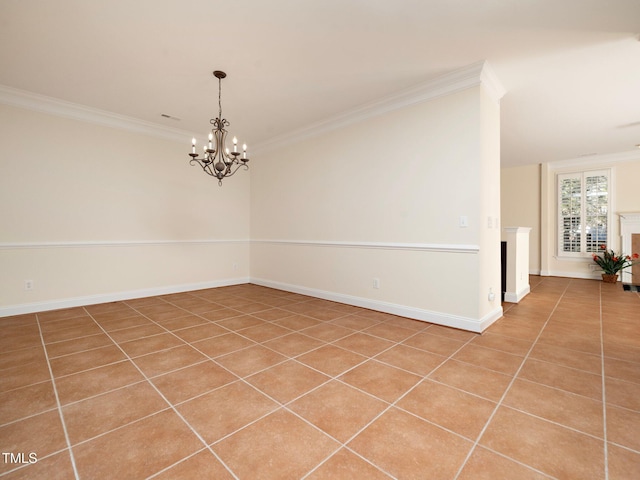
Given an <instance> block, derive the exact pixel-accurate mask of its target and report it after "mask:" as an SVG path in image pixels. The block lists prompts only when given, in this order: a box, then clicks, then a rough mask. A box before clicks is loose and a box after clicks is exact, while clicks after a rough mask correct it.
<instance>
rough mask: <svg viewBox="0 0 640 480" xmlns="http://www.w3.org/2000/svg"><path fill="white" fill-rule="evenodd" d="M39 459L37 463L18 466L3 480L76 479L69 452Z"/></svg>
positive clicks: (65, 451) (64, 451)
mask: <svg viewBox="0 0 640 480" xmlns="http://www.w3.org/2000/svg"><path fill="white" fill-rule="evenodd" d="M34 453H35V452H34ZM37 458H38V461H37V462H36V463H32V464H29V465H21V466H17V465H16V467H18V468H17V469H16V470H14V471H13V472H12V473H9V474H7V475H5V476H3V477H2V480H69V479H72V478H75V472H74V471H73V465H72V464H71V455H69V451H68V450H63V451H61V452H60V453H56V454H54V455H50V456H48V457H42V456H40V457H37Z"/></svg>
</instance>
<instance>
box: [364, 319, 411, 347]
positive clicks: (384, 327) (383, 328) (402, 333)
mask: <svg viewBox="0 0 640 480" xmlns="http://www.w3.org/2000/svg"><path fill="white" fill-rule="evenodd" d="M363 333H366V334H367V335H373V336H374V337H380V338H384V339H386V340H390V341H392V342H401V341H403V340H406V339H407V338H409V337H410V336H412V335H415V333H416V331H415V330H411V329H409V328H403V327H399V326H397V325H395V324H394V323H393V322H385V323H379V324H377V325H374V326H373V327H369V328H367V329H366V330H364V331H363Z"/></svg>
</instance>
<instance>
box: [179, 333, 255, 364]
mask: <svg viewBox="0 0 640 480" xmlns="http://www.w3.org/2000/svg"><path fill="white" fill-rule="evenodd" d="M191 345H192V346H193V347H194V348H196V349H198V351H200V352H202V353H204V354H205V355H207V356H209V357H211V358H217V357H221V356H222V355H227V354H228V353H232V352H235V351H238V350H242V349H244V348H247V347H250V346H252V345H255V342H254V341H252V340H249V339H248V338H244V337H241V336H240V335H237V334H235V333H226V334H224V335H220V336H219V337H213V338H208V339H206V340H201V341H197V342H193V343H192V344H191Z"/></svg>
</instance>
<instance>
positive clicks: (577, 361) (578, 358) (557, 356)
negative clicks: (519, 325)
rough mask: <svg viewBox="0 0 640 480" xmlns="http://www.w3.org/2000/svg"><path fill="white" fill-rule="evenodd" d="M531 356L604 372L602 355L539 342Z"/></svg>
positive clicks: (571, 366) (549, 361) (594, 371)
mask: <svg viewBox="0 0 640 480" xmlns="http://www.w3.org/2000/svg"><path fill="white" fill-rule="evenodd" d="M530 358H533V359H536V360H542V361H544V362H547V363H557V364H558V365H562V366H564V367H569V368H575V369H578V370H584V371H586V372H589V373H594V374H597V375H600V374H601V373H602V357H601V356H600V355H594V354H590V353H584V352H579V351H577V350H569V349H567V348H562V347H557V346H554V345H548V344H545V343H538V344H537V345H536V346H535V347H534V348H533V350H532V351H531V355H530Z"/></svg>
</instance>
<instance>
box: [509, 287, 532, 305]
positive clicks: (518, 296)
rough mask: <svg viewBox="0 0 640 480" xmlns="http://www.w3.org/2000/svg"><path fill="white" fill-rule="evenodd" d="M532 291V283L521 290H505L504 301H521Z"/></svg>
mask: <svg viewBox="0 0 640 480" xmlns="http://www.w3.org/2000/svg"><path fill="white" fill-rule="evenodd" d="M530 292H531V285H527V286H526V287H525V288H523V289H521V290H520V291H519V292H504V301H505V302H509V303H519V302H520V300H522V299H523V298H524V297H526V296H527V295H529V293H530Z"/></svg>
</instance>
